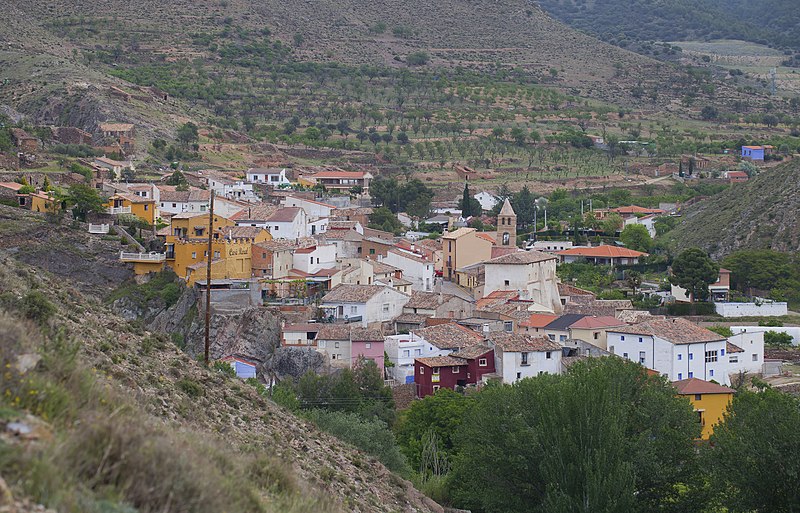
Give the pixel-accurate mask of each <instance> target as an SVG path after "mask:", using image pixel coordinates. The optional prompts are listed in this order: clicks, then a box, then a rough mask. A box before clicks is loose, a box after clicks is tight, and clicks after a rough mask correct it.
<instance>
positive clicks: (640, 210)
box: [611, 205, 665, 215]
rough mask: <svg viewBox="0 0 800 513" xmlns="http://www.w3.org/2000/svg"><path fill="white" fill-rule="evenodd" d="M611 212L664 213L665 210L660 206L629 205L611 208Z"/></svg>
mask: <svg viewBox="0 0 800 513" xmlns="http://www.w3.org/2000/svg"><path fill="white" fill-rule="evenodd" d="M611 212H616V213H617V214H623V215H624V214H664V213H665V211H664V210H661V209H660V208H644V207H640V206H639V205H629V206H627V207H617V208H612V209H611Z"/></svg>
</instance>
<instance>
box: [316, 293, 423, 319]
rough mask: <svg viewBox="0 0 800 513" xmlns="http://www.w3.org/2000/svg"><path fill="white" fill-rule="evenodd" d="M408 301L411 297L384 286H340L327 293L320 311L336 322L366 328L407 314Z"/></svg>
mask: <svg viewBox="0 0 800 513" xmlns="http://www.w3.org/2000/svg"><path fill="white" fill-rule="evenodd" d="M408 299H409V296H408V294H404V293H402V292H400V291H398V290H396V289H393V288H391V287H386V286H382V285H349V284H340V285H337V286H336V287H334V288H332V289H331V290H330V291H329V292H328V293H327V294H325V296H324V297H323V298H322V304H321V305H320V308H321V309H322V310H323V311H324V312H325V314H326V315H328V316H332V317H333V318H334V319H335V320H342V321H348V322H358V323H359V324H360V325H362V326H364V327H366V326H368V325H370V324H373V323H378V322H385V321H391V320H392V319H394V318H395V317H397V316H398V315H400V314H401V313H402V312H403V306H405V304H406V303H407V302H408Z"/></svg>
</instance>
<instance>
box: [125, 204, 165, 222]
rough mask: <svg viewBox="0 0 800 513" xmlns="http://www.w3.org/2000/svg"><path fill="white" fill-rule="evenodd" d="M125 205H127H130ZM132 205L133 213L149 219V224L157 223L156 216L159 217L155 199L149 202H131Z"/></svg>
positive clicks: (140, 217)
mask: <svg viewBox="0 0 800 513" xmlns="http://www.w3.org/2000/svg"><path fill="white" fill-rule="evenodd" d="M125 206H126V207H127V206H128V205H125ZM130 207H131V214H133V215H135V216H136V217H138V218H139V219H143V220H145V221H147V224H155V222H156V218H157V217H158V213H157V212H156V210H157V209H156V203H155V201H153V202H147V203H132V202H131V204H130Z"/></svg>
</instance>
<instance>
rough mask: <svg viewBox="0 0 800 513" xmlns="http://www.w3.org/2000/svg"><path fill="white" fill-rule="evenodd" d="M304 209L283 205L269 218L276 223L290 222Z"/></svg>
mask: <svg viewBox="0 0 800 513" xmlns="http://www.w3.org/2000/svg"><path fill="white" fill-rule="evenodd" d="M302 210H303V209H302V208H300V207H283V208H279V209H278V210H276V211H275V212H273V214H272V215H271V216H270V217H269V218H268V219H267V220H268V221H274V222H276V223H288V222H290V221H294V219H295V218H296V217H297V216H298V215H299V214H300V212H301V211H302Z"/></svg>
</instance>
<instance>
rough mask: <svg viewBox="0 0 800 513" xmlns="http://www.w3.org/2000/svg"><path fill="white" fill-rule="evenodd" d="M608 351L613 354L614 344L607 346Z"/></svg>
mask: <svg viewBox="0 0 800 513" xmlns="http://www.w3.org/2000/svg"><path fill="white" fill-rule="evenodd" d="M608 352H609V353H611V354H614V346H608Z"/></svg>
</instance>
